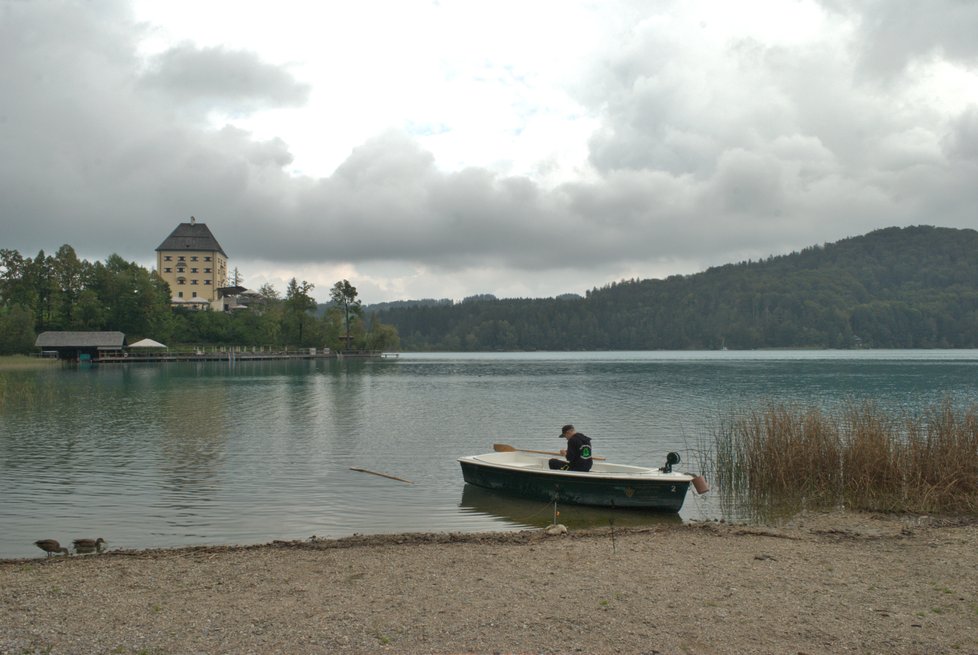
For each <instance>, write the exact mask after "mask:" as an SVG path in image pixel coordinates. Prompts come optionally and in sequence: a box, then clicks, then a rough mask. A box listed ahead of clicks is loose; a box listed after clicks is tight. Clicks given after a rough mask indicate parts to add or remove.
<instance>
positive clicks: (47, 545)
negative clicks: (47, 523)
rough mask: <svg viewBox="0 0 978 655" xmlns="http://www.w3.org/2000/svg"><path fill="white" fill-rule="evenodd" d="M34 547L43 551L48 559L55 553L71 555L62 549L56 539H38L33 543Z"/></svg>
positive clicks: (65, 549)
mask: <svg viewBox="0 0 978 655" xmlns="http://www.w3.org/2000/svg"><path fill="white" fill-rule="evenodd" d="M34 545H35V546H37V547H38V548H40V549H41V550H43V551H44V552H46V553H47V554H48V557H51V556H52V555H55V554H57V553H64V554H65V555H71V553H70V552H68V549H67V548H63V547H62V546H61V544H60V543H58V540H57V539H38V540H37V541H35V542H34Z"/></svg>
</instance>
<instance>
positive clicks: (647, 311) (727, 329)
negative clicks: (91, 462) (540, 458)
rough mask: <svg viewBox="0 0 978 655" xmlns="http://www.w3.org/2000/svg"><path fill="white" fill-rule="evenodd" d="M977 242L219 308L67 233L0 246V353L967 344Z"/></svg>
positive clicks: (916, 232)
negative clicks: (542, 291) (72, 343)
mask: <svg viewBox="0 0 978 655" xmlns="http://www.w3.org/2000/svg"><path fill="white" fill-rule="evenodd" d="M976 253H978V232H976V231H975V230H962V229H952V228H939V227H932V226H915V227H907V228H895V227H894V228H885V229H881V230H877V231H874V232H871V233H869V234H866V235H863V236H857V237H852V238H848V239H843V240H841V241H838V242H835V243H830V244H824V245H816V246H811V247H809V248H805V249H804V250H802V251H800V252H794V253H791V254H788V255H781V256H771V257H768V258H767V259H764V260H761V261H750V260H748V261H745V262H740V263H736V264H727V265H724V266H718V267H714V268H710V269H708V270H706V271H704V272H702V273H696V274H693V275H675V276H672V277H669V278H666V279H661V280H660V279H650V280H623V281H620V282H614V283H611V284H609V285H606V286H603V287H601V288H594V289H591V290H590V291H588V292H587V293H586V294H585V295H584V296H579V295H574V294H568V295H564V296H559V297H556V298H543V299H525V298H515V299H498V298H496V297H494V296H492V295H490V294H483V295H479V296H472V297H470V298H466V299H464V300H462V301H460V302H455V301H452V300H448V299H442V300H431V299H429V300H407V301H397V302H391V303H383V304H379V305H374V306H364V305H362V304H361V303H360V301H359V299H358V298H357V295H356V289H355V287H352V285H350V284H349V282H348V281H346V280H343V281H341V282H337V283H336V285H335V286H334V287H333V289H332V290H331V293H330V296H331V299H332V301H331V302H330V303H328V304H326V305H319V306H317V305H316V303H315V301H314V300H313V299H312V297H311V296H310V295H309V294H310V292H311V291H312V285H311V284H309V283H307V282H305V281H302V282H299V281H296V280H294V279H293V280H291V281H290V283H289V285H288V288H287V289H286V292H285V296H284V297H281V298H280V297H279V295H278V293H277V292H276V291H275V290H274V289H272V288H271V287H269V286H267V285H266V286H264V287H262V288H261V289H260V290H259V296H258V297H256V298H255V300H254V301H253V302H252V304H251V306H250V309H248V310H245V311H241V312H236V313H232V314H228V313H223V312H195V311H189V310H186V309H179V308H171V307H170V301H169V298H170V292H169V289H168V288H167V286H166V284H165V283H164V282H163V281H162V280H160V279H159V278H158V277H157V276H156V275H155V274H154V273H152V272H150V271H148V270H146V269H144V268H142V267H140V266H138V265H137V264H134V263H132V262H126V261H124V260H123V259H122V258H120V257H118V256H117V255H112V256H110V257H109V258H108V259H107V260H106V261H105V262H96V263H94V264H91V263H89V262H86V261H84V260H79V259H78V258H77V257H76V256H75V253H74V250H73V249H72V248H71V247H70V246H67V245H65V246H62V247H61V248H60V249H59V250H58V252H57V253H56V254H55V255H53V256H45V255H44V253H43V251H42V252H41V253H38V255H37V257H35V258H33V259H30V258H24V257H22V256H21V255H20V254H19V253H17V252H16V251H14V250H0V353H12V352H31V351H33V350H34V348H33V343H34V338H35V335H36V334H37V333H38V332H39V331H42V330H58V329H74V330H79V329H81V330H120V331H122V332H125V333H126V334H127V336H130V337H135V338H140V337H142V336H150V337H152V338H154V339H157V340H169V341H172V342H176V343H186V344H236V345H276V346H286V345H290V346H318V347H322V346H324V345H325V346H328V347H330V348H334V349H345V348H347V347H349V348H351V349H369V350H396V349H398V348H399V349H401V350H407V351H497V350H504V351H519V350H558V351H559V350H687V349H721V348H727V349H731V350H733V349H758V348H975V347H978V257H976ZM236 275H239V274H238V273H237V272H236ZM239 283H240V280H239ZM348 330H349V333H348V332H347V331H348ZM348 337H349V338H348ZM347 344H349V346H348V345H347Z"/></svg>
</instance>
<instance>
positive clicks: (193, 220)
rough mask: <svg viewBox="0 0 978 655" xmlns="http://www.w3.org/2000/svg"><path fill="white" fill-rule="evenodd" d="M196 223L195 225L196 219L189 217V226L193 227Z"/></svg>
mask: <svg viewBox="0 0 978 655" xmlns="http://www.w3.org/2000/svg"><path fill="white" fill-rule="evenodd" d="M196 223H197V219H196V218H194V217H193V216H191V217H190V224H191V225H195V224H196Z"/></svg>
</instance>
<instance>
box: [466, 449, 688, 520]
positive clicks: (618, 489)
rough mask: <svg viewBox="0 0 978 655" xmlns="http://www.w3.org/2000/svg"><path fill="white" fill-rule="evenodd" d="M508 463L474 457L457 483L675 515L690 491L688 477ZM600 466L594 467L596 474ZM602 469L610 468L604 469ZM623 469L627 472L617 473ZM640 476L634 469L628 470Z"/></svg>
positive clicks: (468, 459) (550, 499) (524, 495)
mask: <svg viewBox="0 0 978 655" xmlns="http://www.w3.org/2000/svg"><path fill="white" fill-rule="evenodd" d="M513 459H515V460H517V461H515V462H512V463H510V462H507V461H505V460H502V459H501V458H499V459H493V456H492V455H477V456H472V457H463V458H461V459H459V464H460V465H461V467H462V477H463V479H464V480H465V482H467V483H468V484H471V485H475V486H477V487H482V488H485V489H492V490H493V491H498V492H501V493H505V494H509V495H513V496H519V497H522V498H531V499H535V500H543V501H547V502H553V501H556V502H557V503H571V504H574V505H591V506H595V507H621V508H635V509H645V510H654V511H659V512H678V511H679V510H680V509H682V506H683V502H684V501H685V499H686V492H687V491H688V490H689V484H690V481H691V480H692V477H691V476H688V475H685V474H678V473H673V474H656V473H654V472H653V471H654V469H644V471H647V473H644V474H643V473H632V474H614V473H607V474H603V473H602V472H601V471H600V470H598V471H595V470H592V471H590V472H587V473H577V472H572V471H551V470H546V469H544V468H543V466H544V465H545V464H546V460H539V458H529V459H531V460H533V459H535V460H538V461H536V462H533V461H530V462H529V463H528V462H527V458H525V457H524V458H523V459H522V460H520V459H519V458H513ZM598 467H599V465H597V464H596V465H595V469H597V468H598ZM602 468H611V467H609V466H608V465H604V466H603V467H602ZM619 468H626V467H619ZM627 468H631V469H636V470H640V469H639V468H638V467H627Z"/></svg>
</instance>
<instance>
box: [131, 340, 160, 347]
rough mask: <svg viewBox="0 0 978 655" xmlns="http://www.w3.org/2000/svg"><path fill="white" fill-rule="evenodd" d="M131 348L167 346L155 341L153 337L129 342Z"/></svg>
mask: <svg viewBox="0 0 978 655" xmlns="http://www.w3.org/2000/svg"><path fill="white" fill-rule="evenodd" d="M129 347H130V348H166V346H164V345H163V344H162V343H160V342H159V341H153V340H152V339H143V340H142V341H137V342H136V343H131V344H129Z"/></svg>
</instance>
